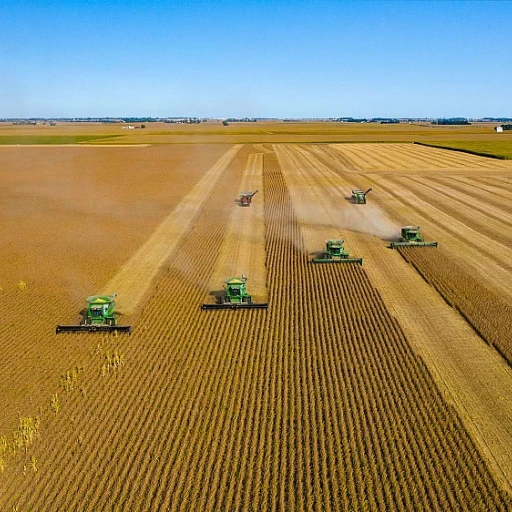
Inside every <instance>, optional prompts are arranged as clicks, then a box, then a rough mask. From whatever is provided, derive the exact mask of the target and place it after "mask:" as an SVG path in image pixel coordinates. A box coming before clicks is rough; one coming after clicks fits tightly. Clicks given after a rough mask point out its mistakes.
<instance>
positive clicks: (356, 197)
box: [352, 188, 372, 204]
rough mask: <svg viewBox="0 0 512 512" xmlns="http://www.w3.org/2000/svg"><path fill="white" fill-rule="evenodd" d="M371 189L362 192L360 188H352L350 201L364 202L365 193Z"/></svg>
mask: <svg viewBox="0 0 512 512" xmlns="http://www.w3.org/2000/svg"><path fill="white" fill-rule="evenodd" d="M371 191H372V189H371V188H369V189H368V190H367V191H366V192H363V191H362V190H352V202H353V203H354V204H366V194H368V192H371Z"/></svg>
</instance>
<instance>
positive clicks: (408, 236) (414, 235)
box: [390, 226, 438, 249]
mask: <svg viewBox="0 0 512 512" xmlns="http://www.w3.org/2000/svg"><path fill="white" fill-rule="evenodd" d="M437 245H438V243H437V242H425V241H424V240H423V237H422V236H421V235H420V227H419V226H404V227H403V228H402V230H401V238H400V241H398V242H391V244H390V247H391V248H392V249H396V248H397V247H437Z"/></svg>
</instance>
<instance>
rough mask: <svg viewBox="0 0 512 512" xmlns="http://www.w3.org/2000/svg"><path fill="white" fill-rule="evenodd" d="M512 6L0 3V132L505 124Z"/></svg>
mask: <svg viewBox="0 0 512 512" xmlns="http://www.w3.org/2000/svg"><path fill="white" fill-rule="evenodd" d="M511 27H512V1H507V0H500V1H412V0H410V1H401V2H394V1H342V0H338V1H322V0H316V1H309V0H304V1H284V0H275V1H266V0H261V1H251V0H246V1H239V2H235V1H223V0H217V1H210V0H202V1H157V0H146V1H140V0H109V1H105V0H40V1H36V0H25V1H22V0H3V1H2V2H1V3H0V74H1V80H0V118H1V117H75V116H76V117H78V116H80V117H87V116H199V117H232V116H259V117H337V116H353V117H376V116H382V117H451V116H465V117H483V116H508V117H512V94H511V92H510V86H511V84H512V51H511V49H510V28H511Z"/></svg>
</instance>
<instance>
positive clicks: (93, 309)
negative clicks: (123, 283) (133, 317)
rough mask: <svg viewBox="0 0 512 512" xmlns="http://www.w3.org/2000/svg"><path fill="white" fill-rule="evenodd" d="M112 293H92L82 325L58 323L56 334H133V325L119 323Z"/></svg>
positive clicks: (115, 294)
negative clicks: (110, 332)
mask: <svg viewBox="0 0 512 512" xmlns="http://www.w3.org/2000/svg"><path fill="white" fill-rule="evenodd" d="M116 296H117V293H114V294H112V295H92V296H91V297H87V299H86V301H87V304H88V306H87V311H86V312H85V314H84V316H83V320H82V321H81V322H80V325H58V326H57V328H56V329H55V334H59V333H60V332H97V331H103V332H105V331H107V332H109V331H117V332H126V333H128V334H131V332H132V327H131V325H117V317H116V315H115V309H116V303H115V301H114V298H115V297H116Z"/></svg>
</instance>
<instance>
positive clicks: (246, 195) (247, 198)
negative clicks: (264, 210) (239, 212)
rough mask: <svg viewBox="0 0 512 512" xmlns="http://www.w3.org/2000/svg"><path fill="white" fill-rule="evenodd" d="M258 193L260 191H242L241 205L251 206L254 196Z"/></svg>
mask: <svg viewBox="0 0 512 512" xmlns="http://www.w3.org/2000/svg"><path fill="white" fill-rule="evenodd" d="M257 193H258V191H257V190H256V191H254V192H241V193H240V206H250V205H251V201H252V198H253V197H254V196H255V195H256V194H257Z"/></svg>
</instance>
